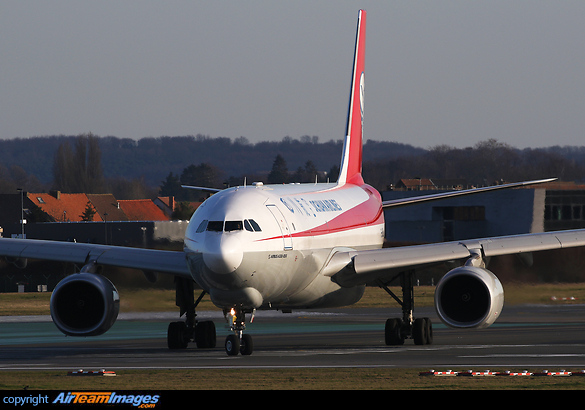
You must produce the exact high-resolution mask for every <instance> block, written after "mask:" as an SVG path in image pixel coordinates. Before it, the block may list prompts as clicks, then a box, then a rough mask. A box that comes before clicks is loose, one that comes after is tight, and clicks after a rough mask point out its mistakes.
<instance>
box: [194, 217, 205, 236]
mask: <svg viewBox="0 0 585 410" xmlns="http://www.w3.org/2000/svg"><path fill="white" fill-rule="evenodd" d="M205 228H207V219H204V220H203V221H201V223H200V224H199V227H198V228H197V231H196V232H197V233H201V232H203V231H204V230H205Z"/></svg>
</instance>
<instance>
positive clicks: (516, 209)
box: [382, 182, 585, 243]
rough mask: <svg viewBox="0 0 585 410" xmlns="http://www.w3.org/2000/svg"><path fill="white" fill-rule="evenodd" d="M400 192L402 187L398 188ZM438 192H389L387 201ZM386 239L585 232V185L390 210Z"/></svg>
mask: <svg viewBox="0 0 585 410" xmlns="http://www.w3.org/2000/svg"><path fill="white" fill-rule="evenodd" d="M397 186H398V184H397ZM435 192H439V191H428V190H427V191H413V190H410V191H398V190H393V191H386V192H383V193H382V198H383V199H384V200H389V199H398V198H405V197H411V196H419V195H429V194H432V193H435ZM384 216H385V219H386V239H387V240H388V241H389V242H395V243H397V242H400V243H405V242H407V243H432V242H442V241H452V240H462V239H471V238H482V237H488V236H502V235H515V234H523V233H533V232H545V231H553V230H563V229H578V228H585V185H578V184H575V183H572V182H571V183H567V182H552V183H547V184H542V185H538V186H533V187H528V188H516V189H506V190H501V191H492V192H486V193H482V194H477V195H468V196H461V197H458V198H450V199H443V200H439V201H433V202H427V203H423V204H418V205H411V206H407V207H399V208H395V209H389V210H386V211H385V213H384Z"/></svg>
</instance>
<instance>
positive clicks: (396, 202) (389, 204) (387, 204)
mask: <svg viewBox="0 0 585 410" xmlns="http://www.w3.org/2000/svg"><path fill="white" fill-rule="evenodd" d="M556 179H557V178H548V179H538V180H534V181H525V182H514V183H511V184H503V185H493V186H488V187H483V188H473V189H463V190H460V191H447V192H441V193H439V194H431V195H422V196H414V197H408V198H400V199H392V200H388V201H383V202H382V208H384V209H387V208H395V207H398V206H405V205H413V204H417V203H421V202H429V201H436V200H439V199H446V198H454V197H457V196H463V195H472V194H480V193H482V192H490V191H495V190H498V189H510V188H521V187H525V186H530V185H536V184H543V183H545V182H551V181H555V180H556Z"/></svg>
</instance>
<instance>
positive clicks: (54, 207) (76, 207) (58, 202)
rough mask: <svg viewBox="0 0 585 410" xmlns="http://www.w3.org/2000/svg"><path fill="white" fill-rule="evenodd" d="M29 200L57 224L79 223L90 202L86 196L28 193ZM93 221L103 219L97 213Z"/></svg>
mask: <svg viewBox="0 0 585 410" xmlns="http://www.w3.org/2000/svg"><path fill="white" fill-rule="evenodd" d="M28 198H29V199H30V200H31V201H32V202H33V203H34V204H35V205H37V206H38V207H39V208H41V209H42V210H43V211H44V212H46V213H47V214H49V215H50V216H51V217H52V218H54V219H55V221H57V222H67V221H71V222H79V221H82V220H83V219H82V214H83V212H84V211H85V207H86V206H87V203H88V202H90V201H89V198H88V197H87V195H86V194H62V193H55V194H35V193H30V192H29V193H28ZM92 220H93V221H101V220H102V219H101V218H100V216H99V215H98V214H97V213H96V214H94V216H93V219H92Z"/></svg>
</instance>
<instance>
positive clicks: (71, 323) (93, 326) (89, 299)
mask: <svg viewBox="0 0 585 410" xmlns="http://www.w3.org/2000/svg"><path fill="white" fill-rule="evenodd" d="M119 311H120V297H119V295H118V291H117V290H116V288H115V287H114V285H113V284H112V282H110V281H109V280H108V279H107V278H105V277H103V276H101V275H97V274H93V273H79V274H75V275H71V276H68V277H66V278H65V279H63V280H62V281H61V282H59V283H58V284H57V286H56V287H55V290H53V294H52V295H51V317H52V318H53V322H54V323H55V325H56V326H57V328H58V329H59V330H60V331H61V332H63V333H64V334H66V335H68V336H98V335H101V334H103V333H105V332H106V331H108V330H109V329H110V328H111V327H112V325H113V324H114V322H115V321H116V319H117V317H118V312H119Z"/></svg>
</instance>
